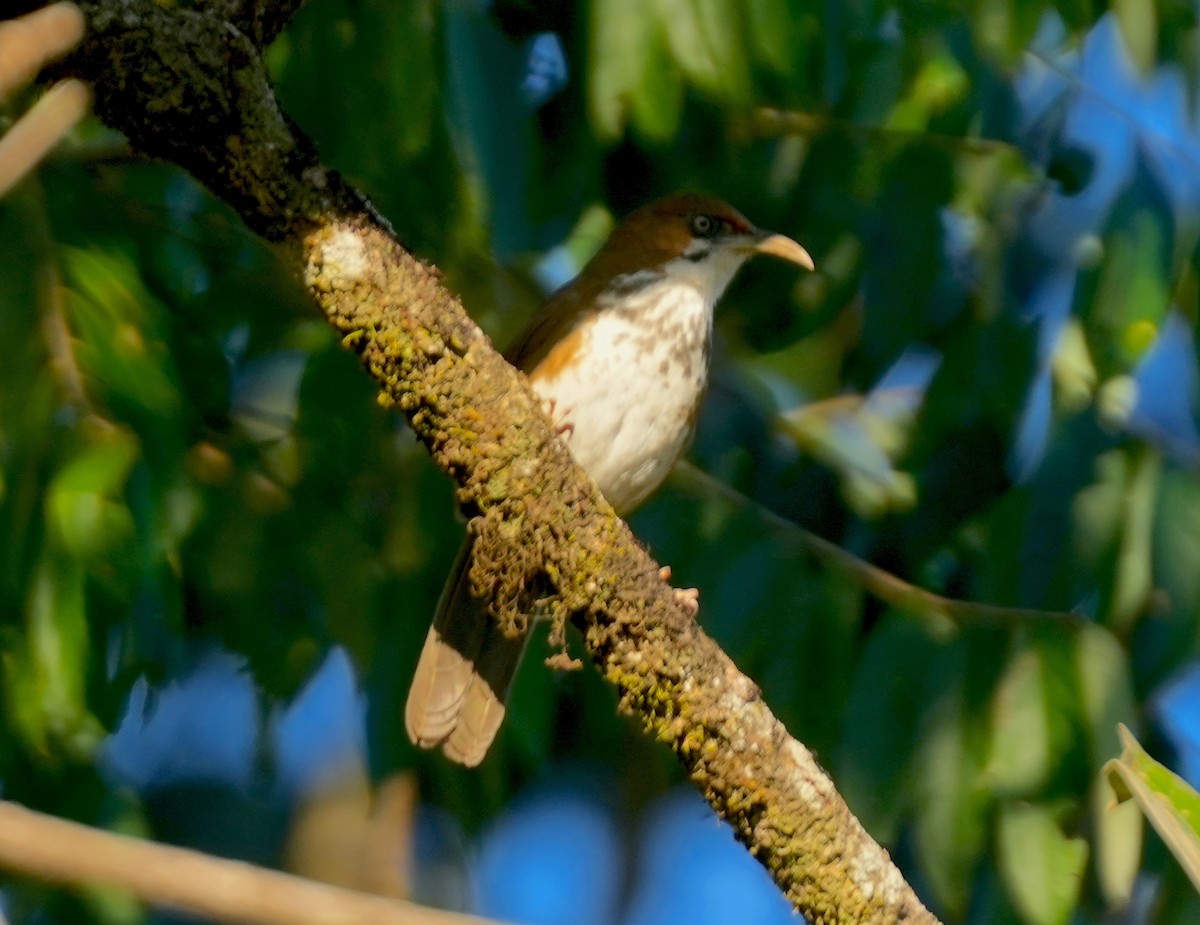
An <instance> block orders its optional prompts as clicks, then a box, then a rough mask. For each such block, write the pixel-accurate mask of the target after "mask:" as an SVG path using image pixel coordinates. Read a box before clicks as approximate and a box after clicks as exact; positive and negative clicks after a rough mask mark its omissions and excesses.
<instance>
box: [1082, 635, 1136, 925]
mask: <svg viewBox="0 0 1200 925" xmlns="http://www.w3.org/2000/svg"><path fill="white" fill-rule="evenodd" d="M1075 661H1076V670H1077V673H1078V678H1079V694H1080V709H1081V712H1082V714H1083V722H1084V726H1085V731H1086V734H1087V744H1088V750H1089V756H1090V758H1091V762H1092V766H1093V767H1094V768H1096V769H1097V770H1098V769H1099V768H1100V767H1101V766H1102V765H1103V764H1104V761H1105V759H1106V758H1108V756H1110V755H1112V754H1113V753H1114V752H1115V751H1116V750H1117V747H1118V740H1117V733H1116V730H1117V726H1118V724H1119V723H1125V722H1131V721H1132V719H1133V718H1134V717H1135V716H1136V715H1137V705H1136V703H1135V701H1134V697H1133V686H1132V681H1131V679H1130V676H1129V665H1128V662H1127V659H1126V656H1125V651H1124V649H1122V648H1121V645H1120V643H1119V642H1118V641H1117V639H1116V637H1114V636H1113V635H1112V633H1110V632H1109V631H1108V630H1106V629H1104V628H1103V627H1100V626H1091V625H1088V626H1083V627H1081V628H1080V630H1079V632H1078V633H1077V634H1076V636H1075ZM1114 799H1115V795H1114V793H1113V790H1112V787H1111V786H1110V785H1109V783H1108V781H1107V780H1106V779H1105V777H1104V775H1102V774H1096V775H1095V779H1094V781H1093V784H1092V787H1091V792H1090V794H1089V802H1090V805H1091V814H1092V826H1093V830H1094V831H1095V839H1094V843H1095V860H1096V875H1097V878H1098V880H1099V883H1100V889H1101V891H1102V892H1103V894H1104V897H1105V899H1106V900H1107V901H1108V903H1109V905H1110V906H1111V907H1113V908H1116V907H1119V906H1122V905H1124V903H1125V902H1127V901H1128V899H1129V896H1130V894H1131V892H1132V890H1133V881H1134V878H1135V877H1136V876H1137V872H1138V867H1139V864H1140V861H1141V856H1142V819H1141V816H1140V815H1139V814H1138V813H1137V812H1136V811H1133V810H1132V807H1116V806H1114Z"/></svg>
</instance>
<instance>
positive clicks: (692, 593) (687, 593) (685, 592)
mask: <svg viewBox="0 0 1200 925" xmlns="http://www.w3.org/2000/svg"><path fill="white" fill-rule="evenodd" d="M658 577H659V578H661V579H662V580H663V581H670V580H671V566H669V565H664V566H663V567H662V568H660V569H659V570H658ZM671 590H672V591H674V592H675V602H676V603H677V604H682V605H683V608H684V609H685V610H686V611H687V612H688V616H689V617H694V616H696V614H698V613H699V612H700V589H699V588H672V589H671Z"/></svg>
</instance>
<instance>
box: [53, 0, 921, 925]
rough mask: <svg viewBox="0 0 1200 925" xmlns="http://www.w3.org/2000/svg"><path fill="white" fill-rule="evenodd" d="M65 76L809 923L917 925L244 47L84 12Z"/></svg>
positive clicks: (625, 537)
mask: <svg viewBox="0 0 1200 925" xmlns="http://www.w3.org/2000/svg"><path fill="white" fill-rule="evenodd" d="M81 6H82V7H83V9H84V10H85V12H86V13H87V16H88V19H89V23H90V26H91V30H90V32H89V36H88V38H87V39H86V40H85V42H84V44H83V46H81V48H80V50H79V52H78V53H77V54H76V55H74V56H73V57H72V58H71V59H69V64H68V67H67V69H66V70H67V71H68V72H69V73H72V74H74V75H76V76H79V77H82V78H84V79H86V80H88V81H90V82H92V83H94V84H95V108H96V112H97V113H98V114H99V115H100V117H101V118H102V119H104V120H105V121H106V122H107V123H108V124H109V125H111V126H113V127H114V128H116V129H119V130H120V131H122V132H124V133H126V135H128V136H129V138H130V141H131V142H132V143H133V144H134V146H135V147H137V148H138V149H140V150H142V151H144V152H146V153H148V154H151V155H154V156H157V157H161V158H164V159H166V160H170V161H173V162H175V163H177V164H179V165H180V166H182V167H184V168H185V169H186V170H188V171H190V172H191V173H192V174H193V175H194V176H195V177H197V178H198V179H199V180H201V181H202V182H203V183H204V184H205V185H207V186H208V187H209V188H210V189H211V190H212V191H213V192H214V193H215V194H216V195H217V196H219V197H220V198H222V199H223V200H225V201H226V202H227V203H229V204H230V205H232V206H233V207H234V208H235V209H237V211H238V212H239V214H240V215H241V216H242V218H243V219H244V220H245V221H246V222H247V224H248V225H250V226H251V227H252V228H254V229H255V230H257V231H258V232H259V233H260V234H262V235H263V236H264V237H266V238H268V239H269V240H272V241H275V242H277V243H279V244H280V245H281V246H282V249H283V251H284V254H285V256H286V257H287V259H290V260H292V261H294V262H295V264H296V266H297V267H298V268H301V269H302V272H303V275H304V280H305V282H306V284H307V286H308V288H309V291H310V293H311V294H312V297H313V299H314V300H315V301H316V303H317V304H318V306H319V307H320V308H321V310H322V311H323V312H324V313H325V315H326V317H327V319H328V320H329V322H330V324H332V325H333V326H334V327H335V328H337V329H338V330H339V331H340V332H341V333H342V334H343V336H344V338H345V343H346V345H347V346H348V347H350V348H351V349H353V350H355V351H357V353H358V354H359V356H360V357H361V359H362V362H363V365H364V366H365V367H366V369H367V372H368V373H369V374H370V375H371V376H372V377H373V378H374V379H375V380H376V382H377V383H378V384H379V386H380V401H381V403H383V404H385V405H387V406H391V407H396V408H398V409H399V410H400V411H401V412H402V413H403V414H404V415H405V416H406V417H407V419H408V420H409V422H410V424H411V425H412V427H413V429H414V430H415V431H416V433H417V435H418V436H419V437H420V438H421V440H422V441H423V442H424V443H425V445H426V447H428V449H429V451H430V453H431V454H432V455H433V457H434V459H435V460H436V461H437V463H438V464H439V465H440V466H441V467H442V468H443V469H444V470H445V471H446V472H447V473H449V474H450V475H451V476H452V477H453V478H454V479H455V481H456V483H457V485H458V499H459V501H460V503H461V504H462V505H463V506H464V508H465V509H466V510H467V511H468V512H469V513H471V514H472V515H474V516H475V523H474V524H473V529H474V530H475V533H476V536H477V540H476V546H477V548H480V547H482V548H485V549H487V550H488V553H489V554H488V557H487V558H488V559H489V560H492V561H496V562H499V563H502V564H503V566H505V567H504V568H502V569H500V570H498V571H499V572H500V574H496V575H494V576H492V577H493V588H492V591H493V593H494V596H495V597H497V598H499V599H510V598H514V595H513V590H514V589H517V588H523V587H533V586H536V584H537V581H536V579H538V578H539V577H544V578H547V579H549V581H550V583H551V584H552V585H553V587H554V588H555V590H556V592H557V611H558V613H560V614H572V615H574V616H575V619H576V621H577V622H578V623H579V625H580V627H581V628H582V630H583V633H584V638H585V640H586V644H587V647H588V651H589V653H590V654H591V656H592V658H593V660H594V661H595V662H596V664H597V665H598V666H599V668H600V670H601V671H602V672H603V674H604V676H605V677H606V678H607V679H608V681H609V682H610V683H612V684H614V685H615V686H616V687H617V688H618V690H619V691H620V695H621V704H622V707H623V708H624V709H626V710H629V711H632V712H635V713H637V714H639V715H640V716H641V717H642V719H643V721H644V723H645V726H646V728H647V731H648V732H649V733H651V734H653V735H654V736H655V737H657V738H659V739H661V740H662V741H664V742H665V743H668V744H669V745H670V747H671V748H672V749H673V750H674V751H675V753H676V755H677V756H678V758H679V760H680V761H681V762H682V764H683V765H684V767H685V768H686V769H687V771H688V773H689V775H690V776H691V778H692V780H693V781H694V783H695V784H696V786H697V787H698V788H699V789H700V790H701V791H702V792H703V793H704V794H705V796H706V797H707V799H708V800H709V802H710V803H711V804H712V805H713V807H714V808H715V809H716V810H717V812H718V813H719V814H720V815H721V816H722V817H723V818H724V819H726V820H727V821H728V822H729V823H730V825H732V826H733V829H734V831H735V833H736V834H737V836H738V838H739V839H741V841H742V842H743V843H744V844H746V845H747V847H749V849H750V850H751V852H752V853H753V854H754V855H755V856H756V857H757V858H758V859H759V860H760V861H761V863H762V864H763V865H764V866H765V867H766V868H767V869H768V870H769V871H770V873H771V874H772V875H773V876H774V878H775V880H776V882H777V883H778V884H779V886H780V888H781V889H782V890H783V891H784V892H785V894H786V895H787V896H788V898H789V899H790V900H791V901H792V902H793V904H794V905H795V906H796V908H797V909H799V910H800V911H801V912H803V913H804V914H805V915H806V916H807V917H808V918H809V920H810V921H811V922H813V923H814V925H834V923H850V922H854V923H884V922H888V923H891V922H896V921H903V922H906V923H913V925H915V923H934V922H936V919H935V918H934V917H933V916H932V915H931V914H930V913H928V912H927V911H926V910H925V909H924V907H923V906H922V905H921V903H920V902H919V900H918V899H917V898H916V896H915V895H914V894H913V892H912V890H911V889H910V888H909V887H908V885H907V884H906V883H905V882H904V880H903V878H902V877H901V875H900V873H899V871H898V870H897V869H896V868H895V866H894V865H893V864H892V862H891V861H890V859H889V858H888V856H887V854H886V852H884V851H883V849H882V848H880V847H879V846H878V845H876V844H875V843H874V842H873V841H872V840H871V839H870V837H869V836H868V835H867V834H866V832H865V831H864V830H863V828H862V827H861V825H860V824H859V823H858V821H857V820H856V819H855V818H854V816H853V815H852V814H851V813H850V810H849V809H848V808H847V806H846V805H845V803H844V802H843V801H842V799H841V797H840V796H838V794H837V792H836V791H835V789H834V787H833V784H832V783H831V782H830V780H829V779H828V777H827V776H826V775H825V774H824V772H822V771H821V769H820V768H819V767H818V766H817V764H816V762H815V760H814V759H813V756H812V755H811V753H809V751H808V750H807V749H806V748H804V746H803V745H801V744H800V743H799V742H796V741H795V740H794V739H792V738H791V737H790V736H789V735H788V734H787V730H786V729H784V727H783V725H782V724H781V723H780V722H779V721H778V720H777V719H775V717H774V716H773V715H772V714H771V712H770V710H769V709H768V707H767V705H766V704H765V703H764V702H763V701H762V699H761V697H760V695H759V691H758V689H757V688H756V687H755V685H754V684H753V682H751V681H750V680H749V679H748V678H746V677H745V676H744V675H742V674H740V673H739V672H738V670H737V668H736V667H735V666H734V665H733V663H732V662H731V661H730V660H729V658H728V657H727V656H726V655H725V654H724V653H723V652H722V651H721V650H720V648H718V647H717V645H716V644H715V643H714V642H713V641H712V640H711V639H709V638H708V637H707V636H706V635H705V634H704V633H703V632H702V631H701V629H700V628H699V626H698V625H697V624H696V623H695V621H694V620H693V619H692V618H691V617H690V616H689V615H688V613H687V612H686V611H685V610H684V609H683V608H682V607H681V606H679V605H678V604H677V603H676V602H675V600H674V596H673V594H672V591H671V589H670V588H669V587H668V586H667V585H666V584H665V583H664V582H662V581H661V580H659V578H658V568H657V565H656V564H655V563H654V562H653V561H652V560H651V559H650V557H649V556H648V555H647V554H646V553H645V552H644V550H643V549H642V548H641V547H640V546H639V544H638V543H637V541H636V540H635V538H634V537H633V535H632V534H631V533H630V531H629V529H628V528H627V527H626V526H625V524H624V523H623V522H622V521H621V520H619V519H618V518H617V517H616V516H615V515H614V514H613V512H612V509H611V508H610V507H609V506H608V504H607V503H606V502H605V501H604V499H603V498H602V497H601V496H600V494H599V493H598V492H597V490H596V488H595V485H594V484H593V483H592V482H591V480H590V479H589V478H588V477H587V476H586V475H585V474H584V473H583V472H581V471H580V470H578V469H577V468H576V467H575V465H574V464H573V463H572V461H571V459H570V456H569V454H568V452H567V450H566V448H565V446H564V445H563V444H562V442H561V441H559V440H558V439H557V438H556V437H555V436H554V435H553V433H552V431H551V430H550V428H549V426H548V425H547V423H546V421H545V419H544V418H543V416H542V415H541V413H540V411H539V408H538V405H537V403H536V401H535V399H534V398H533V396H532V395H531V393H530V392H529V390H528V389H527V388H526V387H525V385H524V380H523V378H522V377H521V376H520V374H518V373H517V372H516V371H515V370H514V369H513V368H512V367H510V366H509V365H508V364H506V363H505V362H504V361H503V359H502V358H501V357H500V355H499V354H498V353H496V351H495V350H493V349H492V347H491V345H490V343H489V342H488V340H487V338H486V337H485V336H484V335H483V334H482V333H481V332H480V331H479V329H478V328H477V327H476V326H475V325H474V324H473V323H472V322H471V320H470V319H469V318H468V317H467V315H466V313H465V312H464V311H463V309H462V306H461V305H460V304H459V301H458V299H457V298H455V297H454V296H453V295H452V294H451V293H450V292H448V291H447V290H446V289H445V288H444V287H443V286H442V285H441V283H440V281H439V277H438V273H437V271H436V270H435V269H434V268H432V267H430V266H428V265H426V264H424V263H422V262H421V261H419V260H417V259H416V258H414V257H413V256H412V255H411V254H409V253H408V252H407V251H406V250H405V249H404V248H403V247H402V246H401V244H400V243H399V242H398V241H397V240H396V238H395V236H394V235H393V234H392V232H391V229H390V227H389V226H388V224H387V223H386V222H385V221H384V220H383V219H382V218H381V217H380V216H379V214H378V213H377V212H376V211H375V210H374V209H373V208H372V207H371V206H370V205H369V203H367V202H366V200H365V199H364V198H363V197H362V196H361V195H360V194H359V193H358V192H357V191H355V190H354V189H353V188H352V187H350V186H349V185H348V184H347V183H346V182H345V181H344V180H343V179H342V178H341V177H340V176H339V175H338V174H337V173H335V172H333V171H331V170H329V169H327V168H326V167H324V166H323V165H322V164H321V163H320V162H319V161H318V159H317V157H316V154H315V152H314V150H313V146H312V144H311V142H310V141H309V140H308V139H307V138H305V137H304V136H303V135H302V134H301V133H300V132H299V131H297V130H296V129H295V128H294V126H293V125H292V124H291V123H290V121H289V120H288V119H287V118H286V117H285V116H284V115H283V113H282V112H281V111H280V110H279V108H278V106H277V104H276V102H275V99H274V97H273V95H272V93H271V89H270V86H269V84H268V82H267V78H266V76H265V73H264V71H263V69H262V66H261V63H260V61H259V58H258V54H257V52H256V49H255V47H254V44H253V42H252V41H251V40H249V39H248V38H247V37H246V36H244V35H243V34H242V33H241V32H239V31H238V30H237V29H235V28H234V27H232V26H231V25H229V24H228V23H226V22H223V21H221V20H218V19H215V18H213V17H211V16H210V15H207V14H206V13H205V12H203V11H196V10H186V9H168V8H163V7H160V6H159V5H157V4H156V3H155V2H153V0H86V2H84V3H82V4H81Z"/></svg>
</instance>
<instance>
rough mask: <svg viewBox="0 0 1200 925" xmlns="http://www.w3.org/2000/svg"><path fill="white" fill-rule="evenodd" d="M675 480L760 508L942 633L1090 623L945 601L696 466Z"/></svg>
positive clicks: (682, 469) (814, 552) (803, 544)
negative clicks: (990, 626)
mask: <svg viewBox="0 0 1200 925" xmlns="http://www.w3.org/2000/svg"><path fill="white" fill-rule="evenodd" d="M675 477H676V479H677V480H678V481H679V482H680V484H682V485H684V486H685V487H690V488H692V489H693V490H697V491H703V492H706V493H709V494H713V495H718V496H720V497H722V498H724V499H726V500H727V501H731V502H733V503H734V504H736V505H738V506H739V507H744V508H750V509H752V510H754V511H755V513H757V514H758V516H759V517H761V518H762V519H763V520H764V521H765V522H766V523H768V524H770V525H771V526H772V527H773V528H774V529H776V530H777V531H779V532H780V533H781V534H783V535H784V536H785V537H787V539H789V540H790V541H792V542H794V543H796V544H797V545H798V546H799V548H800V549H802V550H803V551H804V552H806V553H808V554H809V555H811V556H813V557H814V558H815V559H816V560H817V561H819V562H821V563H822V564H823V565H826V566H828V567H830V568H834V569H837V570H838V571H840V572H842V573H843V574H845V575H848V576H849V577H851V578H852V579H854V580H855V581H857V582H858V583H859V584H860V585H862V587H863V589H864V590H866V591H867V592H869V593H870V594H873V595H874V596H875V597H877V598H879V599H880V600H881V601H883V602H884V603H885V604H890V605H891V606H893V607H896V608H898V609H900V610H903V611H905V612H907V613H911V614H913V615H915V616H920V617H932V618H936V619H937V620H938V624H939V625H938V627H937V628H939V629H941V628H944V623H943V621H947V620H948V621H950V622H951V623H952V624H954V625H956V626H962V625H965V624H970V623H979V622H990V623H1014V622H1022V621H1028V620H1032V621H1046V620H1054V621H1058V622H1061V623H1066V624H1068V625H1072V626H1076V625H1083V624H1085V623H1089V622H1090V621H1088V620H1087V619H1085V618H1084V617H1083V616H1081V615H1079V614H1076V613H1069V612H1067V611H1061V610H1033V609H1029V608H1024V607H1002V606H1000V605H998V604H983V603H978V602H976V601H964V600H959V599H957V598H951V597H943V596H942V595H940V594H935V593H934V592H932V591H927V590H926V589H924V588H920V587H918V586H917V585H914V584H911V583H910V582H907V581H905V580H904V579H903V578H900V577H898V576H896V575H893V574H892V573H891V572H889V571H886V570H885V569H882V568H880V567H879V566H877V565H873V564H872V563H870V562H867V561H866V560H865V559H860V558H859V557H858V556H856V555H854V553H852V552H848V551H847V550H845V549H842V548H841V547H840V546H838V545H837V544H836V543H831V542H830V541H829V540H827V539H824V538H822V537H820V536H817V535H816V534H815V533H813V532H812V531H810V530H806V529H805V528H804V527H802V526H800V525H799V524H798V523H796V522H794V521H791V520H788V519H787V518H786V517H783V516H782V515H780V514H777V513H775V512H774V511H772V510H770V509H769V508H767V507H765V506H764V505H763V504H761V503H760V502H758V501H755V500H754V499H753V498H750V497H747V496H746V495H744V494H742V493H741V492H740V491H738V490H737V489H736V488H733V487H731V486H729V485H726V484H725V483H724V482H722V481H720V480H719V479H716V478H714V477H713V476H711V475H709V474H708V473H707V472H705V471H703V470H702V469H699V468H697V467H696V466H694V465H692V464H691V463H687V462H684V463H681V464H680V465H679V466H677V467H676V475H675Z"/></svg>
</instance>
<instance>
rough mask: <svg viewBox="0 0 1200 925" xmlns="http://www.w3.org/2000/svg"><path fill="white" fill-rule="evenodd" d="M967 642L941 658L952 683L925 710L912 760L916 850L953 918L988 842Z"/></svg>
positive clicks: (958, 914)
mask: <svg viewBox="0 0 1200 925" xmlns="http://www.w3.org/2000/svg"><path fill="white" fill-rule="evenodd" d="M964 656H965V645H964V644H962V643H961V642H958V643H955V644H954V645H953V646H952V647H951V649H950V650H948V651H947V652H946V653H945V654H944V656H943V659H942V664H941V666H940V667H941V669H942V672H943V673H944V675H945V676H947V677H948V678H949V680H950V683H949V684H948V685H947V686H946V687H945V688H944V689H943V690H942V691H941V692H940V693H939V694H938V695H937V697H936V699H934V700H933V702H932V703H931V705H930V707H929V709H928V710H927V712H926V716H925V722H924V723H923V725H922V727H921V730H920V732H919V735H918V741H919V743H920V745H919V750H918V753H917V755H916V756H915V758H914V761H913V770H912V773H913V791H914V795H915V797H916V850H917V857H918V859H919V860H920V863H921V870H922V872H923V873H924V874H925V876H926V877H927V878H928V879H929V883H930V886H931V888H932V890H933V892H934V895H935V896H936V897H937V899H938V901H939V902H941V903H942V904H943V905H944V906H945V907H946V909H947V910H948V911H949V914H950V917H951V918H961V917H962V916H963V914H964V913H965V911H966V908H967V902H968V899H969V897H970V884H971V880H972V879H973V877H974V876H975V870H976V867H977V865H978V864H979V859H980V858H981V857H982V855H983V851H984V848H985V846H986V842H987V823H986V819H985V809H986V808H987V805H988V803H989V802H990V795H989V794H988V792H987V790H986V788H985V787H984V786H983V781H982V779H981V778H982V765H983V755H982V753H981V752H982V749H981V748H980V746H979V739H980V737H979V735H978V729H977V728H976V723H975V720H974V718H973V717H972V715H971V713H970V711H969V710H968V706H967V702H966V695H965V691H964V686H963V683H964V682H963V673H964V671H965V658H964Z"/></svg>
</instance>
